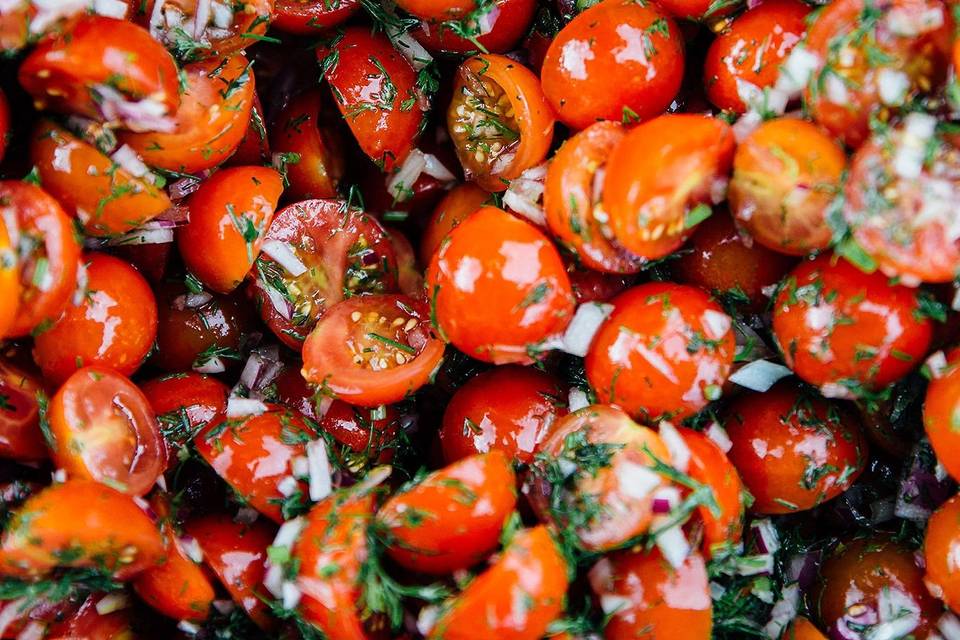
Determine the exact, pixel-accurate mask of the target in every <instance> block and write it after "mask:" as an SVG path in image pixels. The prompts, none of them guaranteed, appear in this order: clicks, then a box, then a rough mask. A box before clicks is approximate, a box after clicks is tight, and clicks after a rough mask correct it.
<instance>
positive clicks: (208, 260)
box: [177, 167, 283, 293]
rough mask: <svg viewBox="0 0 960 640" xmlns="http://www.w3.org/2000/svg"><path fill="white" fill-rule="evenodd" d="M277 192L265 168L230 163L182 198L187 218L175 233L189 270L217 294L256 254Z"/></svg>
mask: <svg viewBox="0 0 960 640" xmlns="http://www.w3.org/2000/svg"><path fill="white" fill-rule="evenodd" d="M282 192H283V181H282V180H281V178H280V174H278V173H277V172H276V171H274V170H273V169H268V168H266V167H232V168H230V169H223V170H222V171H218V172H217V173H215V174H214V175H212V176H211V177H209V178H207V179H206V180H205V181H204V182H203V183H202V184H201V185H200V188H199V189H197V191H196V192H195V193H194V194H193V195H191V196H190V198H189V199H188V200H187V206H188V207H189V209H190V222H189V223H188V224H187V225H186V226H184V227H180V229H179V230H178V235H177V243H178V246H179V247H180V255H181V256H183V261H184V263H185V264H186V265H187V268H188V269H189V270H190V272H191V273H193V275H195V276H196V277H197V278H199V279H200V282H202V283H203V284H204V285H205V286H207V287H209V288H210V289H212V290H214V291H217V292H219V293H229V292H231V291H233V290H234V289H236V288H237V287H238V286H239V285H240V283H241V282H242V281H243V278H244V277H245V276H246V275H247V272H248V271H249V270H250V267H251V266H253V263H254V261H255V260H256V259H257V256H258V255H259V254H260V248H261V247H262V246H263V241H264V237H263V236H264V233H265V232H266V230H267V229H268V228H269V226H270V221H271V220H272V219H273V213H274V211H275V210H276V208H277V202H278V201H279V200H280V194H281V193H282Z"/></svg>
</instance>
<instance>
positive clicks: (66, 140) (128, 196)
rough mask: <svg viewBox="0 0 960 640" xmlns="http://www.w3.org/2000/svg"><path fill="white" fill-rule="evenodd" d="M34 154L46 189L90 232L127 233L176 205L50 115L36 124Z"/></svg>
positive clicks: (32, 151)
mask: <svg viewBox="0 0 960 640" xmlns="http://www.w3.org/2000/svg"><path fill="white" fill-rule="evenodd" d="M30 159H31V160H32V162H33V163H34V165H36V167H37V175H38V176H39V177H40V182H41V184H42V185H43V188H44V190H45V191H47V192H48V193H49V194H50V195H52V196H53V197H54V198H56V199H57V201H58V202H60V204H61V205H62V206H63V208H64V210H65V211H66V212H67V213H68V214H70V215H72V216H74V217H76V218H77V219H78V220H79V221H80V223H81V224H82V225H83V231H84V233H86V234H88V235H92V236H111V235H116V234H121V233H126V232H127V231H130V230H131V229H134V228H136V227H139V226H140V225H141V224H143V223H144V222H147V221H149V220H152V219H153V218H155V217H157V216H158V215H160V214H161V213H163V212H164V211H166V210H167V209H169V208H170V207H171V206H172V203H171V202H170V199H169V198H168V197H167V194H166V192H164V191H163V190H162V189H159V188H158V187H157V186H156V185H154V184H153V183H151V182H149V181H148V180H146V179H141V178H138V177H136V176H134V175H133V174H132V173H130V171H128V170H127V169H125V168H124V167H123V166H121V165H120V164H118V163H116V162H114V161H113V160H111V159H110V158H109V157H108V156H107V155H106V154H104V153H101V152H100V150H99V149H97V148H96V147H95V146H93V145H92V144H88V143H87V142H85V141H83V140H81V139H80V138H78V137H76V136H74V135H73V134H72V133H70V132H69V131H67V130H66V129H63V128H62V127H60V126H59V125H56V124H54V123H53V122H52V121H50V120H43V121H41V123H40V125H39V127H38V128H37V131H36V133H35V134H34V136H33V139H32V142H31V145H30Z"/></svg>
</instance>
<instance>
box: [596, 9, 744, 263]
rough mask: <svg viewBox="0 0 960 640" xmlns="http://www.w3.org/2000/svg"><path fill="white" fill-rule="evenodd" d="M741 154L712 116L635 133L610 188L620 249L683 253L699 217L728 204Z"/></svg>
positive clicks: (610, 172) (621, 147)
mask: <svg viewBox="0 0 960 640" xmlns="http://www.w3.org/2000/svg"><path fill="white" fill-rule="evenodd" d="M608 1H609V0H608ZM733 152H734V138H733V130H732V129H731V128H730V126H729V125H727V124H726V123H725V122H723V121H722V120H718V119H716V118H712V117H709V116H700V115H693V114H676V115H675V114H668V115H664V116H660V117H658V118H655V119H653V120H650V121H649V122H645V123H643V124H641V125H639V126H637V127H636V128H634V129H633V130H632V131H630V132H629V133H628V134H627V135H626V136H624V138H623V140H621V141H620V143H619V144H618V145H617V146H616V148H615V149H614V150H613V152H612V153H611V154H610V156H609V160H608V161H607V173H606V178H605V180H604V184H603V207H604V209H605V210H606V212H607V213H608V214H609V216H610V228H611V230H612V231H613V235H614V238H615V239H616V242H617V243H618V244H620V245H621V246H623V247H624V248H625V249H627V250H628V251H631V252H633V253H635V254H636V255H638V256H641V257H644V258H650V259H655V258H662V257H663V256H665V255H667V254H669V253H672V252H673V251H674V250H676V249H677V248H678V247H680V245H681V244H683V241H684V240H685V239H686V238H687V237H688V236H689V235H690V234H691V233H692V231H693V227H695V226H696V221H695V220H689V219H688V215H689V214H690V213H691V211H692V210H693V209H695V208H696V207H698V206H701V207H702V206H707V205H709V204H710V203H715V202H717V201H718V199H721V198H722V194H720V193H718V187H724V186H725V181H726V179H727V176H728V175H729V172H730V165H731V162H732V161H733Z"/></svg>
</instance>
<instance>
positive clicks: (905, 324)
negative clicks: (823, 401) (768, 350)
mask: <svg viewBox="0 0 960 640" xmlns="http://www.w3.org/2000/svg"><path fill="white" fill-rule="evenodd" d="M920 305H921V299H920V297H919V295H918V294H917V292H916V290H914V289H909V288H907V287H905V286H903V285H899V284H890V282H889V281H888V280H887V278H886V277H884V276H882V275H881V274H879V273H874V274H866V273H864V272H862V271H860V270H859V269H857V268H856V267H855V266H853V265H852V264H850V263H849V262H847V261H846V260H843V259H839V258H834V257H832V256H830V255H823V256H821V257H819V258H817V259H815V260H810V261H806V262H803V263H801V264H800V265H799V266H798V267H797V268H796V269H794V270H793V271H792V272H791V273H790V275H789V276H787V277H786V278H785V279H784V281H783V283H782V285H781V288H780V292H779V293H778V294H777V297H776V299H775V302H774V307H773V334H774V338H775V339H776V342H777V345H778V346H779V348H780V351H781V352H782V353H783V358H784V361H785V362H786V363H787V366H789V367H790V368H791V369H793V370H794V372H795V373H796V374H797V375H798V376H800V377H801V378H803V379H804V380H806V381H807V382H809V383H810V384H813V385H816V386H818V387H820V389H821V391H822V392H823V393H824V395H827V396H830V397H845V398H854V397H858V396H862V395H863V394H864V393H868V392H869V391H871V390H875V389H880V388H882V387H884V386H886V385H888V384H890V383H891V382H895V381H896V380H899V379H900V378H902V377H903V376H905V375H907V373H909V372H910V371H911V370H913V369H915V368H916V367H917V365H919V364H920V360H921V359H922V358H923V356H924V354H925V353H926V352H927V348H928V347H929V346H930V340H931V336H932V332H933V322H932V321H931V320H930V318H928V317H926V316H925V315H924V314H923V312H922V311H921V306H920Z"/></svg>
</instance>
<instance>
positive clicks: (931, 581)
mask: <svg viewBox="0 0 960 640" xmlns="http://www.w3.org/2000/svg"><path fill="white" fill-rule="evenodd" d="M958 518H960V497H958V496H954V497H952V498H950V499H949V500H947V501H946V502H945V503H943V504H942V505H941V506H940V507H939V508H938V509H937V510H936V511H935V512H934V514H933V515H932V516H931V517H930V519H929V520H928V521H927V532H926V537H925V538H924V541H923V554H924V558H925V560H926V577H925V579H924V581H925V583H926V584H927V588H928V589H929V590H930V592H931V593H932V594H933V595H934V596H935V597H937V598H939V599H941V600H943V602H944V604H946V605H947V606H948V607H949V608H951V609H956V608H957V607H958V605H960V579H958V576H957V574H956V570H955V569H954V561H953V550H954V549H955V548H956V545H957V544H958V541H957V538H958V534H957V520H958Z"/></svg>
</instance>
